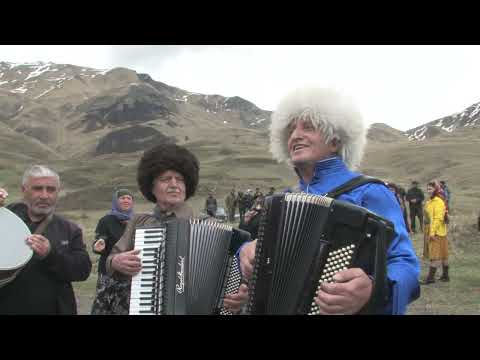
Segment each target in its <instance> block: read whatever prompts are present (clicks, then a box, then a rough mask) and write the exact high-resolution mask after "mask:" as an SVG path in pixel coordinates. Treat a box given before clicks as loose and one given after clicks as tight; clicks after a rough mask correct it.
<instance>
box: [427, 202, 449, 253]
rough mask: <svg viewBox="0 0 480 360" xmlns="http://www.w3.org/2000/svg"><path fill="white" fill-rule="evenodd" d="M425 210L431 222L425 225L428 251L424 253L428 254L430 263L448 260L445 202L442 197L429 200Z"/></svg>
mask: <svg viewBox="0 0 480 360" xmlns="http://www.w3.org/2000/svg"><path fill="white" fill-rule="evenodd" d="M424 210H425V215H427V218H428V220H429V224H426V225H425V233H424V236H425V240H426V242H427V244H428V246H427V248H428V251H424V253H425V252H426V253H427V254H426V256H427V257H428V259H429V260H430V261H435V260H447V259H448V240H447V225H446V224H445V221H444V217H445V211H446V207H445V202H444V201H443V199H441V198H440V197H438V196H435V197H434V198H433V199H429V200H427V202H426V203H425V208H424ZM427 230H428V232H427ZM425 250H427V249H425ZM424 256H425V254H424Z"/></svg>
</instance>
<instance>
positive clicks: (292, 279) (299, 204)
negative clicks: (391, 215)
mask: <svg viewBox="0 0 480 360" xmlns="http://www.w3.org/2000/svg"><path fill="white" fill-rule="evenodd" d="M393 237H394V228H393V224H392V223H391V222H390V221H388V220H386V219H383V218H381V217H380V216H378V215H376V214H374V213H373V212H371V211H368V210H367V209H365V208H362V207H359V206H356V205H353V204H350V203H347V202H344V201H339V200H334V199H332V198H328V197H325V196H317V195H311V194H305V193H289V194H275V195H273V196H270V197H268V198H267V199H266V201H265V206H264V210H263V213H262V218H261V222H260V228H259V235H258V241H257V245H256V250H255V264H254V269H253V274H252V278H251V280H250V281H249V300H248V304H247V307H246V313H247V314H279V315H290V314H292V315H293V314H298V315H306V314H310V315H313V314H318V308H317V306H316V304H315V302H314V301H313V299H314V297H315V294H316V292H317V291H318V288H319V287H320V285H321V283H322V282H332V281H333V280H332V278H333V276H334V275H335V274H336V273H337V272H339V271H341V270H344V269H347V268H353V267H356V268H357V267H358V268H361V269H362V270H364V271H365V273H366V274H367V275H369V276H372V278H373V280H374V283H373V284H374V286H373V290H372V296H371V298H370V301H369V302H368V303H367V305H366V306H365V307H364V308H363V309H362V311H361V313H375V312H376V311H378V308H379V307H380V306H383V304H384V300H385V297H386V295H387V294H386V291H387V280H386V252H387V248H388V246H389V244H390V242H391V241H392V239H393Z"/></svg>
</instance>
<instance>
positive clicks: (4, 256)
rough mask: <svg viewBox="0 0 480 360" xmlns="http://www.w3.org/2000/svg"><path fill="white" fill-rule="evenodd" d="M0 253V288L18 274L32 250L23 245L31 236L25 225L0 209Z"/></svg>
mask: <svg viewBox="0 0 480 360" xmlns="http://www.w3.org/2000/svg"><path fill="white" fill-rule="evenodd" d="M0 229H1V233H2V235H1V237H0V240H1V251H0V287H2V286H4V285H6V284H7V283H9V282H10V281H12V280H13V279H15V277H16V276H17V274H18V273H19V272H20V270H21V269H22V268H23V267H24V266H25V265H26V264H27V263H28V261H29V260H30V258H31V257H32V255H33V251H32V249H31V248H30V247H29V246H28V245H27V244H26V243H25V239H26V238H27V237H28V236H29V235H31V233H30V230H29V229H28V227H27V225H25V223H24V222H23V220H22V219H20V218H19V217H18V216H17V215H15V214H14V213H13V212H11V211H10V210H8V209H7V208H5V207H2V208H0Z"/></svg>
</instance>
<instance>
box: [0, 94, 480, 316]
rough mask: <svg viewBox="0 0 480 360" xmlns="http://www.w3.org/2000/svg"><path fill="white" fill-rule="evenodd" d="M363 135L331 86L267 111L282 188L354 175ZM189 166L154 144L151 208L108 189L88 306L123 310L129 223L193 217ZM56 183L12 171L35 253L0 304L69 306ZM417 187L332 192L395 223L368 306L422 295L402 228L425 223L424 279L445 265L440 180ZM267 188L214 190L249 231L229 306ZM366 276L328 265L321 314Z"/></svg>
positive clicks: (401, 309)
mask: <svg viewBox="0 0 480 360" xmlns="http://www.w3.org/2000/svg"><path fill="white" fill-rule="evenodd" d="M366 140H367V138H366V125H365V123H364V121H363V119H362V117H361V115H360V113H359V112H358V111H357V110H356V108H355V106H354V105H353V104H351V103H350V102H349V101H348V100H346V98H345V97H343V96H342V95H341V94H339V93H338V92H336V91H333V90H330V89H310V88H307V89H300V90H296V91H295V92H293V93H291V94H289V95H288V96H286V97H285V98H284V99H283V100H282V101H281V102H280V104H279V105H278V107H277V109H276V110H275V111H274V113H273V115H272V123H271V130H270V148H271V152H272V154H273V157H274V158H275V159H276V160H278V161H280V162H285V163H287V164H289V165H290V166H291V167H292V171H294V172H295V174H296V175H297V176H298V182H297V184H296V185H294V186H292V187H290V188H289V189H287V190H283V191H301V192H306V193H310V194H317V195H324V194H327V193H329V191H331V190H332V189H335V188H338V187H339V186H341V185H342V184H344V183H347V182H349V181H351V180H352V179H354V178H356V177H358V176H359V175H361V174H360V173H359V172H357V171H356V169H357V168H358V166H359V164H360V161H361V160H362V157H363V154H364V148H365V145H366ZM199 170H200V164H199V161H198V160H197V158H196V156H195V155H194V154H193V153H192V152H190V151H189V150H188V149H186V148H185V147H182V146H178V145H175V144H162V145H158V146H155V147H153V148H152V149H148V150H146V151H145V152H144V153H143V156H142V157H141V159H140V161H139V163H138V168H137V173H136V179H137V183H138V188H139V190H140V192H141V193H142V194H143V196H144V197H145V198H146V199H147V200H149V201H150V202H152V204H153V209H152V211H151V212H149V213H136V212H135V211H134V202H135V199H134V196H133V192H132V189H125V188H120V189H115V191H114V192H113V195H112V206H111V209H110V210H109V211H108V213H107V214H106V215H105V216H103V217H102V218H101V219H100V220H99V222H98V225H97V227H96V229H95V239H93V248H92V250H93V252H94V253H95V254H98V255H99V266H98V279H97V287H96V294H95V300H94V301H93V305H92V309H91V313H92V314H128V306H129V292H130V282H131V278H132V276H134V275H135V274H138V272H139V271H141V268H142V265H141V260H140V257H139V251H138V250H134V234H135V229H136V227H138V226H147V225H152V226H153V225H158V224H160V223H161V222H163V221H165V220H168V219H171V218H182V219H183V218H185V219H186V218H190V217H192V216H193V210H192V208H191V207H190V206H189V205H188V203H187V202H186V200H188V199H189V198H191V197H192V196H194V194H195V192H196V189H197V185H198V183H199ZM60 189H61V182H60V177H59V175H58V174H57V173H56V172H55V171H54V170H52V169H51V168H49V167H47V166H42V165H34V166H32V167H30V168H29V169H27V170H26V172H25V174H24V177H23V179H22V193H23V200H22V201H21V202H18V203H11V204H8V205H7V207H8V208H9V209H10V210H11V211H13V212H14V213H15V214H17V215H18V216H19V217H20V218H21V219H22V220H23V221H24V222H25V223H26V224H27V226H28V227H29V229H30V230H31V232H32V233H33V235H31V236H29V237H28V239H27V240H26V241H27V244H28V246H29V247H30V248H31V249H32V250H33V252H34V253H35V256H34V257H33V258H32V260H31V261H30V262H29V263H28V264H27V265H26V266H25V267H24V268H23V270H22V271H21V273H20V275H18V277H17V278H16V279H15V280H14V281H13V282H11V283H9V284H7V285H5V286H0V314H28V313H37V314H76V313H77V309H76V303H75V297H74V293H73V288H72V284H71V283H72V282H73V281H84V280H86V279H87V278H88V277H89V275H90V272H91V268H92V263H91V260H90V257H89V255H88V252H87V249H86V245H85V241H84V239H83V234H82V230H81V229H80V227H79V226H77V225H76V224H74V223H73V222H72V221H69V220H67V219H65V218H63V217H61V216H59V215H57V214H55V206H56V204H57V200H58V193H59V191H60ZM426 191H427V198H426V199H425V196H424V194H423V191H422V190H421V189H420V187H419V184H418V182H417V181H413V182H412V186H411V188H410V189H408V191H405V190H404V189H402V188H401V187H400V186H398V185H396V184H394V183H389V184H388V186H387V185H386V184H385V183H379V182H371V183H363V184H361V185H359V186H358V187H356V188H353V189H350V190H348V191H346V192H344V193H342V194H340V195H339V196H338V199H339V200H344V201H347V202H350V203H353V204H355V205H358V206H362V207H365V208H367V209H369V210H371V211H373V212H375V213H377V214H379V215H380V216H383V217H384V218H386V219H388V220H389V221H391V222H392V223H393V224H394V228H395V235H394V238H393V241H392V243H391V244H390V246H389V248H388V250H387V286H388V291H387V295H388V296H386V297H385V299H384V301H383V302H382V304H380V305H379V306H378V308H376V309H375V313H379V314H404V313H405V312H406V311H407V306H408V305H409V304H410V303H411V302H412V301H414V300H415V299H417V298H418V297H419V296H420V281H419V275H420V262H419V260H418V257H417V255H416V254H415V251H414V249H413V245H412V241H411V239H410V234H412V233H415V232H417V231H418V232H422V231H423V233H424V236H425V248H424V254H423V256H424V257H425V258H426V259H428V261H429V273H428V276H427V278H426V279H425V281H424V283H425V284H431V283H433V282H434V281H435V272H436V270H437V269H438V268H439V267H442V269H443V273H442V277H441V280H443V281H449V274H448V241H447V225H446V224H447V223H448V208H449V200H450V191H449V189H448V187H447V186H446V184H445V182H443V183H442V182H437V181H430V182H428V184H427V187H426ZM274 193H275V188H274V187H270V188H269V190H268V192H266V194H264V193H263V192H262V191H261V189H260V188H258V187H257V188H256V189H255V192H253V191H252V190H251V189H248V190H247V191H245V192H242V191H238V192H237V191H236V190H235V188H232V189H231V191H230V192H229V193H228V195H227V196H226V197H225V199H224V200H225V206H226V210H227V216H228V220H229V221H230V222H235V219H236V211H237V209H238V212H239V223H238V227H239V228H240V229H244V230H246V231H248V232H249V233H250V234H251V241H247V242H245V243H243V244H242V245H241V246H240V248H239V249H238V251H237V253H236V256H237V257H238V260H239V263H240V268H241V271H242V275H243V277H244V279H245V280H246V281H245V283H244V284H242V285H241V286H240V288H239V290H238V292H236V293H234V294H230V295H226V297H225V299H224V306H225V307H226V308H227V309H229V310H230V311H232V312H234V313H238V312H239V311H240V310H241V309H242V307H243V306H244V305H245V303H246V301H247V299H248V285H247V284H248V280H249V279H250V277H251V275H252V270H253V266H254V259H255V248H256V244H257V238H258V225H259V218H260V217H259V215H260V213H261V211H262V208H263V206H264V201H265V197H266V196H270V195H273V194H274ZM6 198H7V192H6V190H5V189H0V206H3V205H4V202H5V199H6ZM407 204H408V206H407ZM217 208H218V203H217V199H216V198H215V196H214V193H213V192H211V193H210V194H209V195H208V198H207V199H206V201H205V206H204V210H205V212H206V216H208V217H210V218H214V217H215V216H216V212H217ZM417 219H418V224H417ZM479 221H480V220H479ZM479 227H480V223H479ZM373 280H374V279H373V278H372V276H370V274H367V273H365V271H364V270H363V269H361V268H349V269H344V270H342V271H340V272H338V273H337V274H335V275H334V282H333V283H322V285H321V287H320V289H319V290H318V292H317V293H316V296H315V303H316V305H317V306H318V308H319V313H321V314H355V313H358V312H359V311H360V310H361V309H362V308H364V307H365V306H367V304H368V303H369V301H370V298H371V296H372V289H373V286H374V284H373Z"/></svg>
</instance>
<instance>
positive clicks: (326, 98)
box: [270, 88, 367, 170]
mask: <svg viewBox="0 0 480 360" xmlns="http://www.w3.org/2000/svg"><path fill="white" fill-rule="evenodd" d="M292 120H310V121H311V122H312V123H313V126H314V127H315V128H316V129H317V130H320V131H321V132H322V133H323V135H324V137H325V142H326V143H328V142H330V141H332V140H333V139H337V140H340V143H339V146H340V147H339V151H338V155H339V156H341V157H342V159H343V161H344V162H345V164H346V165H347V167H348V168H350V169H352V170H355V169H356V168H357V167H358V166H359V165H360V162H361V160H362V158H363V153H364V149H365V145H366V142H367V127H366V125H365V123H364V122H363V119H362V116H361V115H360V113H359V112H358V111H357V110H356V108H355V106H354V105H353V103H352V102H351V101H350V100H349V99H348V98H347V97H345V96H342V95H341V94H340V93H339V92H337V91H335V90H332V89H321V88H302V89H298V90H296V91H294V92H292V93H290V94H289V95H287V96H286V97H284V98H283V99H282V100H281V101H280V103H279V105H278V106H277V109H276V110H275V111H274V112H273V114H272V121H271V125H270V151H271V153H272V154H273V157H274V158H275V159H276V160H277V161H278V162H287V163H289V164H290V165H291V162H290V154H289V152H288V146H287V143H288V125H289V124H290V123H291V122H292Z"/></svg>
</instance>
